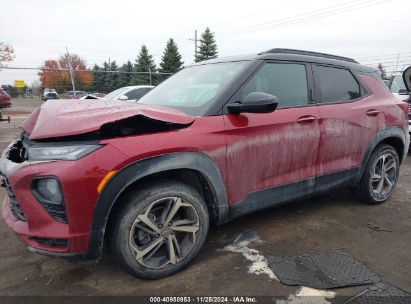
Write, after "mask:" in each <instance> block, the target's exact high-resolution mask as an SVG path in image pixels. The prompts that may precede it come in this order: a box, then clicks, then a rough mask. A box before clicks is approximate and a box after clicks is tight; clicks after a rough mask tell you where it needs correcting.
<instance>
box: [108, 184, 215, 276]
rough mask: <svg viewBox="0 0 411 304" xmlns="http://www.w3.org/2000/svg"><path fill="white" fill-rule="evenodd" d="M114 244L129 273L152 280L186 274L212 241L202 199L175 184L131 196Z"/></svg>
mask: <svg viewBox="0 0 411 304" xmlns="http://www.w3.org/2000/svg"><path fill="white" fill-rule="evenodd" d="M120 203H125V204H126V205H125V206H124V208H123V209H122V210H121V211H120V212H119V213H118V214H117V217H116V219H115V223H114V226H113V229H112V231H110V235H109V241H110V247H111V250H112V252H113V256H114V258H115V260H116V261H117V262H118V263H119V264H120V265H121V266H122V267H123V268H124V270H126V271H127V272H128V273H130V274H132V275H134V276H137V277H140V278H147V279H156V278H161V277H164V276H168V275H171V274H173V273H176V272H178V271H179V270H181V269H182V268H184V267H185V266H186V265H187V264H188V263H189V262H190V261H191V260H192V259H193V258H194V257H195V256H196V255H197V254H198V252H199V251H200V249H201V247H202V246H203V245H204V242H205V240H206V237H207V233H208V227H209V216H208V211H207V207H206V205H205V203H204V200H203V199H202V197H201V196H200V195H199V194H198V193H197V191H195V190H194V189H193V188H191V187H189V186H187V185H185V184H183V183H180V182H176V181H171V180H170V181H161V182H158V183H155V184H151V185H148V187H145V189H144V190H141V191H138V192H136V193H133V194H130V195H128V196H126V197H125V198H124V200H123V202H120Z"/></svg>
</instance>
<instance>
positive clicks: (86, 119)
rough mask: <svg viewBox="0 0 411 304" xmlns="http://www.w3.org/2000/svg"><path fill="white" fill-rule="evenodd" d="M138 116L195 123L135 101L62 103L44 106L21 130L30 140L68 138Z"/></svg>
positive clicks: (178, 114)
mask: <svg viewBox="0 0 411 304" xmlns="http://www.w3.org/2000/svg"><path fill="white" fill-rule="evenodd" d="M85 109H87V110H85ZM137 115H143V116H146V117H149V118H151V119H155V120H160V121H166V122H172V123H180V124H189V123H192V122H193V121H194V120H195V118H194V117H191V116H187V115H185V114H184V113H181V112H179V111H177V110H172V109H169V108H161V107H153V106H145V105H138V104H136V103H134V102H131V101H127V102H126V101H124V102H121V103H120V102H116V103H113V102H112V101H106V100H102V99H91V100H81V101H73V100H59V101H49V102H47V103H45V104H43V105H42V106H41V107H40V108H38V109H37V110H35V111H34V112H33V113H32V114H31V115H30V116H29V117H28V118H27V119H26V120H25V121H24V122H23V123H22V125H21V128H22V129H23V130H24V131H26V132H27V133H29V134H30V139H44V138H53V137H64V136H72V135H77V134H82V133H87V132H92V131H96V130H98V129H99V128H100V127H101V126H102V125H103V124H105V123H108V122H113V121H117V120H121V119H125V118H128V117H133V116H137Z"/></svg>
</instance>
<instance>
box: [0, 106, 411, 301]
mask: <svg viewBox="0 0 411 304" xmlns="http://www.w3.org/2000/svg"><path fill="white" fill-rule="evenodd" d="M33 104H34V103H33ZM28 108H29V106H28ZM13 120H14V119H13ZM17 124H18V121H17V120H14V121H13V122H12V124H7V123H5V122H2V123H0V149H3V148H4V147H5V146H6V144H7V143H8V142H9V141H10V140H11V139H12V138H13V137H15V136H17V134H18V132H19V131H18V129H17V128H16V126H17ZM410 185H411V156H408V157H407V159H406V161H405V164H404V165H403V167H402V171H401V177H400V180H399V184H398V185H397V188H396V191H395V193H394V195H393V197H392V198H391V199H390V200H389V201H388V202H386V203H385V204H383V205H379V206H367V205H364V204H361V203H358V202H357V201H355V200H354V199H353V198H352V196H351V194H350V192H349V191H346V190H344V189H341V191H338V192H334V193H333V194H330V195H325V196H322V197H318V198H315V199H310V200H306V201H300V202H296V203H293V204H289V205H284V206H282V207H278V208H273V209H270V210H268V211H263V212H258V213H255V214H252V215H249V216H247V217H243V218H240V219H237V220H235V221H233V222H230V223H228V224H225V225H223V226H219V227H213V228H212V229H211V231H210V235H209V238H208V242H207V243H206V245H205V248H204V249H203V251H202V253H201V254H200V256H199V257H198V258H197V259H196V260H195V261H194V263H192V265H191V266H189V268H188V269H186V270H184V271H182V272H180V273H178V274H176V275H174V276H172V277H169V278H165V279H161V280H157V281H143V280H139V279H136V278H133V277H131V276H129V275H127V274H126V273H124V272H123V271H122V270H121V269H119V268H118V267H117V266H116V265H115V264H114V263H113V260H112V259H111V258H110V256H109V255H105V256H104V257H103V259H102V261H100V263H98V264H79V263H70V262H67V261H64V260H60V259H53V258H48V257H43V256H39V255H36V254H32V253H30V252H28V251H27V250H26V248H25V246H24V245H23V244H22V243H21V242H20V241H19V240H18V239H17V237H16V236H15V235H14V234H13V233H12V232H11V231H9V229H8V228H7V227H6V225H5V223H4V222H3V221H2V220H0V244H1V247H0V248H1V250H0V273H1V275H0V295H166V296H170V295H202V296H204V295H228V296H229V295H232V296H238V295H242V296H246V295H250V296H281V297H284V298H285V299H287V297H288V296H290V295H292V294H294V293H295V292H296V291H297V289H298V287H289V286H285V285H282V284H281V283H279V282H278V281H277V280H275V279H274V278H270V277H269V275H267V274H265V273H262V274H256V273H252V272H253V269H252V268H251V269H250V268H249V267H250V266H252V261H250V258H249V256H247V254H244V253H241V252H230V251H221V249H222V248H224V247H225V246H227V245H229V244H230V243H231V242H232V241H233V239H234V238H235V236H236V235H238V234H240V233H241V232H242V231H244V230H252V231H253V232H254V233H256V234H257V235H258V237H259V238H260V239H261V240H262V241H263V242H261V243H258V242H250V243H249V244H248V245H247V248H248V249H255V250H256V251H252V252H253V254H254V256H258V255H262V254H272V255H297V254H305V253H312V252H321V251H330V250H336V249H342V248H343V249H345V250H347V251H348V252H350V253H351V254H352V255H353V256H354V257H356V258H357V259H358V260H360V261H362V262H364V263H366V264H367V265H369V266H370V267H371V268H372V269H373V270H374V271H375V272H376V273H378V274H379V275H380V276H381V278H382V279H383V281H385V282H388V283H391V284H394V285H396V286H398V287H400V288H402V289H404V290H406V291H408V292H411V254H410V252H411V242H410V240H411V222H410V218H411V204H410V202H411V186H410ZM4 195H5V192H4V191H3V190H0V199H1V200H2V199H3V197H4ZM369 224H372V225H376V226H379V227H382V228H384V229H386V230H388V231H377V230H374V229H370V228H369V227H368V226H367V225H369ZM226 248H227V247H226ZM247 248H246V249H247ZM247 258H248V259H247ZM361 289H363V288H356V289H353V288H348V289H347V288H345V289H338V290H334V291H336V293H337V295H350V294H353V293H354V292H355V291H358V290H361ZM328 300H329V301H330V302H335V301H336V299H328ZM325 303H327V302H325Z"/></svg>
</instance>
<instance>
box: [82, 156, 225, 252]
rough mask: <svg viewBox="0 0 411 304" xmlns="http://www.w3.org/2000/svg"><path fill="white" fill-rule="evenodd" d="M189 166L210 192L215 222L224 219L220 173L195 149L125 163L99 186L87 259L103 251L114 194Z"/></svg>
mask: <svg viewBox="0 0 411 304" xmlns="http://www.w3.org/2000/svg"><path fill="white" fill-rule="evenodd" d="M177 169H191V170H194V171H197V172H199V173H200V174H201V175H202V176H203V177H204V178H205V180H206V182H207V184H208V187H209V188H210V189H211V191H212V192H213V197H214V203H215V207H216V211H217V216H218V219H217V222H218V224H221V223H224V222H226V221H227V220H228V204H227V198H226V191H225V186H224V182H223V178H222V176H221V173H220V171H219V169H218V167H217V165H216V164H215V163H214V161H213V160H212V159H211V158H210V157H208V156H207V155H205V154H203V153H199V152H176V153H170V154H162V155H158V156H153V157H149V158H145V159H142V160H139V161H137V162H134V163H132V164H129V165H128V166H126V167H124V168H122V169H121V170H120V171H118V172H117V173H116V174H115V175H114V176H113V177H111V178H110V180H109V181H108V182H107V184H106V185H105V186H104V188H103V189H102V191H101V193H100V195H99V197H98V199H97V202H96V206H95V210H94V216H93V222H92V225H91V231H90V237H89V244H88V250H87V253H86V256H87V258H88V259H98V258H100V256H101V254H102V251H103V243H104V233H105V228H106V224H107V221H108V218H109V215H110V211H111V210H112V207H113V206H114V204H115V202H116V200H117V199H118V197H119V196H120V195H121V193H123V191H124V190H125V189H127V188H128V187H129V186H130V185H131V184H133V183H135V182H137V181H138V180H141V179H142V178H144V177H146V176H149V175H152V174H155V173H160V172H164V171H169V170H177Z"/></svg>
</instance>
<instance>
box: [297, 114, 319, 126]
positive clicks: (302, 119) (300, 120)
mask: <svg viewBox="0 0 411 304" xmlns="http://www.w3.org/2000/svg"><path fill="white" fill-rule="evenodd" d="M316 120H317V118H316V117H315V116H311V115H306V116H301V117H300V118H298V119H297V122H298V123H300V124H309V123H312V122H314V121H316Z"/></svg>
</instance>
